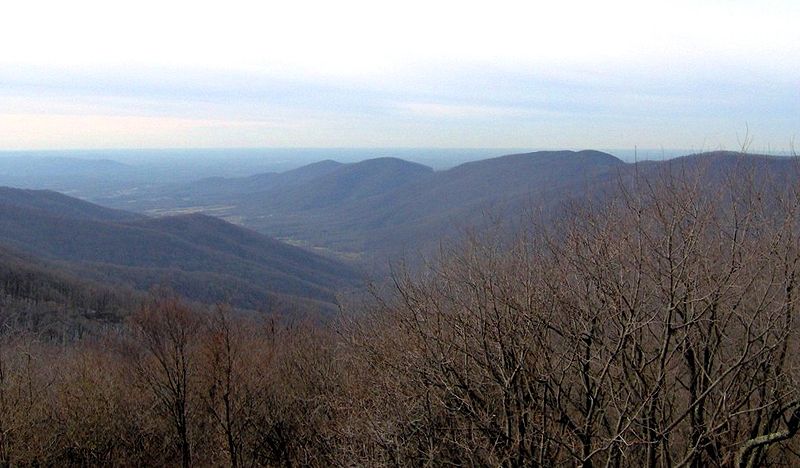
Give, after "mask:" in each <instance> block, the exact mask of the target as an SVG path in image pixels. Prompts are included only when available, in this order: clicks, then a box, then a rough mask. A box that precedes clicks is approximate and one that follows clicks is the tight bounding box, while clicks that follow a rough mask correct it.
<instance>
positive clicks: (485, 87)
mask: <svg viewBox="0 0 800 468" xmlns="http://www.w3.org/2000/svg"><path fill="white" fill-rule="evenodd" d="M2 10H3V11H2V16H1V17H0V149H39V148H48V149H59V148H167V147H275V146H278V147H327V146H337V147H518V148H523V147H530V148H544V147H550V148H588V147H594V148H630V147H633V146H634V145H637V146H639V147H649V148H658V147H665V148H676V147H680V148H694V149H714V148H719V147H724V148H728V149H732V148H735V147H736V146H737V145H738V142H739V141H741V139H742V138H743V135H744V133H745V129H746V128H747V127H749V132H750V135H751V136H752V137H753V148H754V149H759V150H762V149H767V148H772V149H778V150H782V149H788V148H789V146H790V144H791V142H792V140H793V139H794V138H800V1H797V0H784V1H769V0H766V1H765V0H762V1H738V0H731V1H702V0H695V1H682V0H672V1H664V2H648V1H642V0H640V1H618V0H604V1H591V2H577V1H563V0H562V1H558V2H554V1H546V2H537V1H530V0H529V1H526V2H509V1H500V0H494V1H486V2H469V1H464V0H461V1H434V0H427V1H417V0H411V1H408V0H406V1H402V2H401V1H397V2H391V3H389V2H381V1H375V0H373V1H349V0H337V1H321V2H317V1H296V0H291V1H286V0H284V1H276V2H272V1H252V2H249V1H232V0H226V1H214V2H206V1H198V0H194V1H185V2H184V1H168V0H159V1H151V0H138V1H109V0H105V1H86V0H70V1H36V0H10V1H6V2H4V4H3V9H2ZM798 146H800V142H798Z"/></svg>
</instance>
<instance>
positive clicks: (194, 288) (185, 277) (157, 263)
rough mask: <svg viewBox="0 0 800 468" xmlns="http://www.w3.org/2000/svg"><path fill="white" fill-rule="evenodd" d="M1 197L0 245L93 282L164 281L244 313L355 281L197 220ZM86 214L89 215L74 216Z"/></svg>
mask: <svg viewBox="0 0 800 468" xmlns="http://www.w3.org/2000/svg"><path fill="white" fill-rule="evenodd" d="M3 193H4V194H5V196H4V197H3V198H1V199H0V243H2V244H5V245H9V246H11V247H13V248H15V249H18V250H21V251H25V252H29V253H32V254H34V255H37V256H40V257H42V258H45V259H49V260H50V261H58V262H61V264H63V265H64V267H65V268H68V269H69V270H70V271H73V272H75V273H79V274H81V275H82V276H84V277H87V278H92V279H95V280H98V281H104V282H116V283H121V284H127V285H130V286H133V287H136V288H139V289H145V288H148V287H151V286H153V285H156V284H167V285H170V286H172V287H174V288H175V289H176V290H177V292H179V293H182V294H185V295H187V296H188V297H190V298H193V299H197V300H202V301H205V302H216V301H231V302H234V303H235V304H236V305H240V306H243V307H251V308H261V307H266V305H268V304H271V303H277V302H281V301H284V302H285V301H287V300H292V298H297V299H299V300H305V301H313V302H319V303H321V304H329V305H330V304H333V303H334V302H335V297H334V292H335V290H336V289H337V288H338V287H340V286H347V285H353V284H355V283H356V281H357V280H356V272H355V271H354V270H353V269H352V268H350V267H348V266H346V265H344V264H342V263H339V262H337V261H334V260H330V259H327V258H323V257H320V256H319V255H315V254H312V253H310V252H308V251H305V250H302V249H299V248H297V247H292V246H289V245H286V244H283V243H280V242H278V241H275V240H274V239H270V238H268V237H266V236H263V235H261V234H257V233H255V232H253V231H249V230H246V229H244V228H240V227H238V226H234V225H231V224H228V223H226V222H224V221H221V220H218V219H214V218H210V217H208V216H205V215H187V216H177V217H171V218H164V219H144V218H142V217H140V216H135V215H133V216H130V218H131V219H125V220H119V219H118V218H120V217H121V216H120V215H119V213H117V212H113V211H111V212H104V211H103V209H101V208H99V207H96V208H95V211H91V210H88V208H87V206H86V204H85V202H80V201H78V200H75V203H74V204H75V206H77V207H80V208H81V209H80V210H77V212H78V215H77V216H78V217H68V216H67V215H64V214H63V212H64V211H66V212H70V213H72V212H74V210H73V211H70V210H63V211H61V210H59V211H49V210H47V209H42V208H32V207H31V206H33V205H36V203H34V201H36V200H37V199H38V197H40V196H42V195H43V194H41V193H38V192H30V191H15V190H5V191H3ZM45 195H48V196H49V193H48V194H45ZM69 200H70V199H69V197H63V198H59V201H60V202H62V204H63V203H66V204H67V205H69V203H67V202H68V201H69ZM87 210H88V211H90V212H92V213H94V214H96V215H97V216H95V217H94V219H89V217H87V216H83V217H80V215H81V214H82V213H84V212H86V211H87ZM103 214H105V215H106V217H105V218H103ZM123 217H124V216H123Z"/></svg>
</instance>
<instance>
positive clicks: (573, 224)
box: [0, 155, 800, 467]
mask: <svg viewBox="0 0 800 468" xmlns="http://www.w3.org/2000/svg"><path fill="white" fill-rule="evenodd" d="M793 164H794V163H793V161H791V160H773V159H763V158H762V159H759V158H749V159H748V158H744V159H742V158H741V157H739V156H734V155H713V156H703V157H689V158H686V159H684V160H678V161H674V162H673V163H672V164H655V163H652V164H651V163H646V164H642V165H640V166H637V167H634V168H633V169H634V170H633V171H632V172H629V173H625V174H619V175H618V176H617V177H616V178H615V179H614V181H613V183H612V182H610V181H609V180H607V179H603V180H602V182H601V183H600V185H592V186H591V190H592V193H596V194H599V195H592V196H588V197H586V198H585V199H584V200H577V199H575V198H574V197H572V198H570V199H569V201H568V202H567V203H566V204H565V205H564V206H562V207H561V210H560V216H559V217H557V218H551V219H550V222H549V223H547V224H542V223H541V218H530V219H529V220H528V224H526V225H520V224H519V223H511V224H509V225H507V226H508V227H509V229H510V231H508V230H507V231H502V230H497V229H491V230H485V231H473V232H472V233H470V235H467V236H464V237H462V238H460V239H457V240H453V241H450V242H446V243H445V244H444V246H445V247H444V248H443V249H442V250H441V251H440V255H439V256H438V257H437V258H435V259H433V260H431V261H430V262H428V263H427V264H425V265H422V266H420V267H416V266H415V267H413V268H403V267H402V266H396V268H395V269H394V270H393V274H392V276H391V279H390V281H387V282H385V283H376V284H375V285H374V287H373V288H371V290H370V292H369V294H365V295H361V296H356V295H351V296H350V297H349V299H348V300H347V301H346V302H345V303H344V304H343V309H342V312H341V313H340V314H339V315H338V316H337V317H336V318H335V319H332V320H329V321H327V322H325V323H319V322H310V321H305V320H300V319H298V318H297V316H296V315H294V316H293V315H285V314H284V315H283V316H276V315H274V314H253V313H247V312H245V311H234V310H232V309H231V308H228V307H226V306H224V305H219V306H216V307H208V306H204V305H202V304H195V305H189V304H187V303H185V302H184V301H182V300H181V299H179V298H176V297H170V296H164V295H161V296H158V297H153V298H148V299H146V300H142V301H140V302H139V303H138V304H139V306H138V307H137V308H136V309H135V311H134V312H133V313H130V314H128V315H127V316H126V319H125V320H124V321H122V322H120V323H119V324H116V325H115V326H114V327H109V328H108V329H106V332H105V333H102V332H100V333H97V332H96V333H92V334H90V335H84V336H81V335H75V336H73V337H72V338H71V339H69V340H67V339H65V338H64V336H63V335H52V336H54V337H56V338H58V336H60V337H61V338H60V339H57V340H52V339H51V340H48V339H42V338H41V335H37V334H29V333H28V331H26V329H25V327H24V325H25V322H24V321H20V320H18V321H17V322H16V323H17V327H18V328H17V329H16V330H15V332H14V333H5V334H3V335H2V336H1V338H2V340H1V341H0V350H2V353H0V369H2V370H3V372H2V375H0V377H1V378H0V391H2V395H3V396H4V399H2V400H0V416H2V418H0V422H2V424H3V428H4V430H3V432H2V434H3V439H2V442H3V443H2V444H0V459H1V460H2V461H3V462H4V463H7V464H9V465H34V464H35V465H82V466H85V465H96V464H97V465H137V466H141V465H182V466H206V465H209V466H218V465H231V466H242V465H248V466H289V465H303V466H340V465H347V466H353V465H359V466H360V465H364V466H386V465H392V466H443V465H453V466H463V465H469V466H531V465H532V466H561V465H567V466H598V465H603V466H624V465H631V466H652V467H658V466H676V465H688V466H736V467H748V466H792V465H793V464H795V463H796V462H797V460H798V455H797V454H798V450H800V445H799V444H800V437H798V432H800V403H799V402H800V394H798V389H799V388H800V374H798V369H800V362H798V357H797V356H796V354H795V353H793V352H792V350H794V349H796V348H797V345H798V344H799V343H800V334H799V333H798V332H799V331H800V330H798V328H797V316H798V312H799V310H798V303H799V302H798V300H797V291H798V288H797V286H798V285H797V281H798V278H800V192H798V189H797V181H798V180H800V173H799V172H797V171H794V170H793V169H792V167H793ZM587 188H589V186H587ZM595 190H596V192H595ZM218 222H219V221H210V220H208V219H207V218H205V217H180V218H165V219H160V220H145V221H134V222H133V223H134V224H136V225H137V226H139V227H140V228H142V229H145V227H146V228H147V229H156V228H157V229H158V230H159V232H161V231H162V230H164V231H166V232H183V231H184V230H188V231H199V232H201V233H202V232H203V229H201V228H202V227H203V226H206V224H208V223H212V224H213V223H218ZM245 232H246V231H245ZM209 236H210V237H209ZM241 236H256V234H252V233H249V234H245V233H244V232H242V231H240V230H239V229H237V228H234V227H231V226H229V225H225V228H224V229H220V230H215V231H214V234H213V235H211V234H196V235H195V237H194V238H193V240H194V241H196V242H205V241H210V240H212V239H213V241H214V243H215V244H220V245H222V246H225V247H220V249H222V250H223V251H228V250H236V249H239V248H240V247H239V246H240V245H242V244H243V243H244V244H247V243H246V242H243V240H242V239H241V238H240V237H241ZM242 254H244V255H247V256H253V257H255V256H257V255H258V251H250V250H244V251H242ZM4 255H5V257H4V258H8V259H10V260H8V261H9V262H12V264H13V262H16V263H19V262H26V261H27V260H25V258H24V257H22V256H19V255H17V254H14V253H5V254H4ZM37 265H39V264H36V265H33V266H25V265H23V266H22V267H19V266H17V267H15V268H12V269H11V270H14V269H16V270H17V271H23V273H22V274H21V275H22V276H23V277H24V275H25V273H24V271H34V270H35V273H34V278H36V277H38V275H42V272H41V270H40V269H39V268H40V266H37ZM11 270H9V271H11ZM4 274H5V277H6V278H12V280H10V281H9V280H6V282H5V283H4V284H6V290H7V291H11V292H12V295H14V296H15V297H17V298H24V297H28V296H31V295H34V296H41V297H43V298H45V301H51V302H54V303H60V304H67V305H68V307H72V308H75V310H83V309H84V308H85V309H90V310H95V308H98V309H101V308H104V307H103V306H102V303H101V302H97V300H96V299H94V298H95V297H98V296H96V295H94V294H92V295H90V296H89V297H90V299H85V298H82V297H83V296H81V295H80V293H71V292H67V291H69V290H71V289H72V288H74V287H76V288H77V291H85V290H86V289H85V288H84V286H81V285H80V284H77V283H75V282H74V281H73V280H70V279H66V278H64V277H62V276H60V275H51V274H44V276H41V279H35V280H33V281H29V280H24V279H23V280H19V279H13V278H19V277H20V274H16V275H17V276H14V275H15V273H4ZM14 285H19V286H14ZM26 285H27V286H26ZM15 288H16V289H15ZM26 288H27V289H26ZM81 288H83V289H81ZM26 291H33V292H26ZM115 297H117V296H113V295H112V296H111V297H110V298H109V299H106V301H107V304H110V305H109V306H107V307H111V308H112V309H113V307H115V304H117V302H116V301H117V299H115ZM70 310H72V309H70ZM85 317H89V318H90V319H91V317H90V316H89V315H85ZM31 328H32V330H35V327H31ZM45 336H47V335H45Z"/></svg>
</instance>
